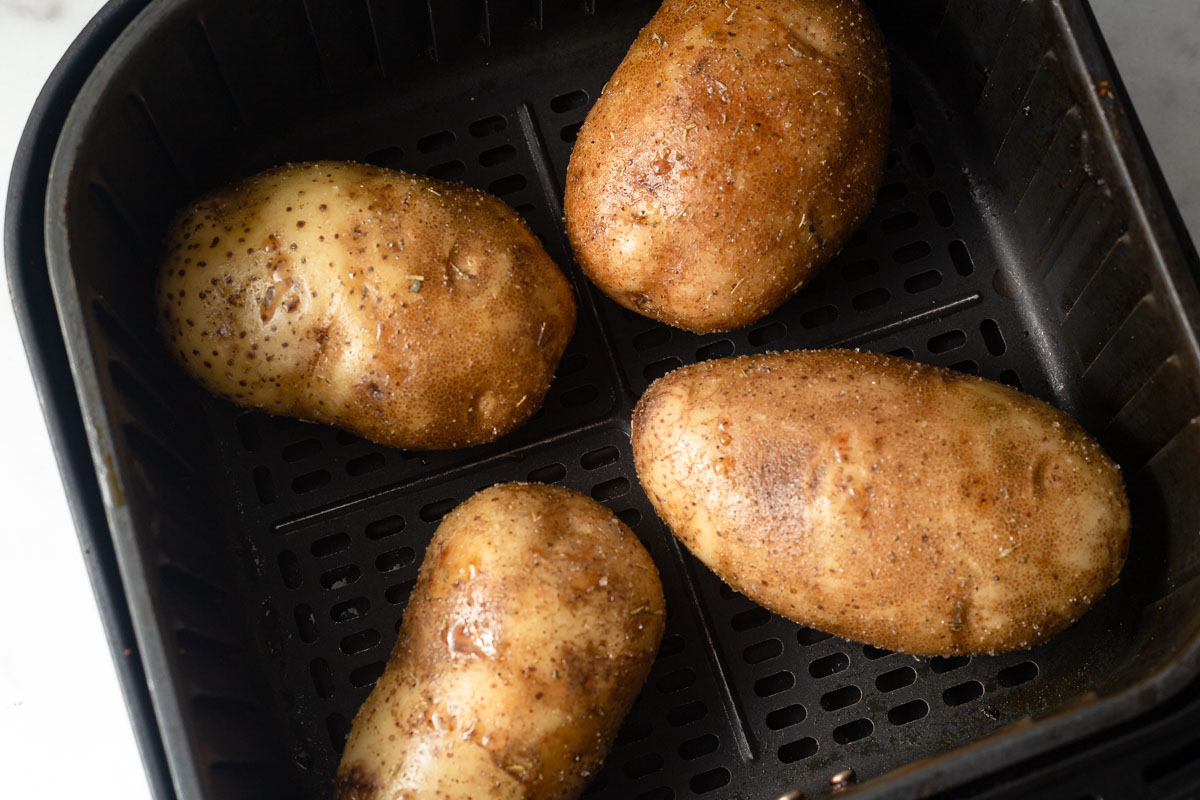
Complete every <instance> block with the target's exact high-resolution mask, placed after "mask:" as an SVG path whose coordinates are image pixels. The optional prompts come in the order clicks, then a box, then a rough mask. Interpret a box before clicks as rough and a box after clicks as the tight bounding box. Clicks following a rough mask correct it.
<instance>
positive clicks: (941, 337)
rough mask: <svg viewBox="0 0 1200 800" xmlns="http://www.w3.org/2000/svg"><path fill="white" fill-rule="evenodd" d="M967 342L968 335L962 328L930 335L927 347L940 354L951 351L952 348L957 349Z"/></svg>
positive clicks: (935, 353)
mask: <svg viewBox="0 0 1200 800" xmlns="http://www.w3.org/2000/svg"><path fill="white" fill-rule="evenodd" d="M966 343H967V335H966V334H965V333H963V332H962V331H960V330H953V331H946V332H945V333H939V334H938V335H937V336H933V337H930V339H929V341H928V342H926V344H925V347H926V348H928V349H929V352H931V353H933V354H934V355H940V354H941V353H949V352H950V351H951V350H957V349H958V348H960V347H962V346H963V345H965V344H966Z"/></svg>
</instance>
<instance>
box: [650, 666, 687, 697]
mask: <svg viewBox="0 0 1200 800" xmlns="http://www.w3.org/2000/svg"><path fill="white" fill-rule="evenodd" d="M695 682H696V673H695V671H694V670H692V669H689V668H688V667H683V668H682V669H677V670H675V671H674V672H668V673H667V674H666V675H663V676H662V677H661V678H659V679H658V680H657V681H655V682H654V686H655V688H657V689H658V690H659V691H660V692H662V693H663V694H672V693H674V692H678V691H682V690H683V689H686V688H688V687H689V686H691V685H692V684H694V683H695Z"/></svg>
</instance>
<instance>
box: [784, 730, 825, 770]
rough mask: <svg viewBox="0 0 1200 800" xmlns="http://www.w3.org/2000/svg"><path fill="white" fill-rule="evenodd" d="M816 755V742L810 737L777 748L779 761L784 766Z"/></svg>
mask: <svg viewBox="0 0 1200 800" xmlns="http://www.w3.org/2000/svg"><path fill="white" fill-rule="evenodd" d="M816 754H817V740H816V739H814V738H812V737H811V736H805V737H804V738H803V739H797V740H796V741H794V742H788V743H787V744H785V745H784V746H783V747H780V748H779V760H780V761H782V762H783V763H784V764H791V763H794V762H796V761H801V760H803V759H805V758H808V757H809V756H815V755H816Z"/></svg>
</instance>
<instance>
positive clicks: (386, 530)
mask: <svg viewBox="0 0 1200 800" xmlns="http://www.w3.org/2000/svg"><path fill="white" fill-rule="evenodd" d="M402 530H404V517H401V516H400V515H399V514H392V515H391V516H387V517H383V518H382V519H377V520H375V521H373V522H369V523H367V527H366V531H365V532H366V534H367V538H368V539H370V540H371V541H376V540H378V539H385V538H387V537H388V536H395V535H396V534H397V533H400V531H402Z"/></svg>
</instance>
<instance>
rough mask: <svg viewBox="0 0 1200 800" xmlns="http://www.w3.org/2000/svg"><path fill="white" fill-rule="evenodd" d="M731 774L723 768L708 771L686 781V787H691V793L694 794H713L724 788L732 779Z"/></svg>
mask: <svg viewBox="0 0 1200 800" xmlns="http://www.w3.org/2000/svg"><path fill="white" fill-rule="evenodd" d="M732 777H733V776H732V774H731V773H730V772H729V770H727V769H725V768H724V767H717V768H716V769H710V770H708V771H707V772H701V773H700V774H699V775H696V776H695V777H693V778H692V779H691V780H690V781H688V786H690V787H692V791H693V792H695V793H696V794H707V793H708V792H715V791H716V790H717V789H720V788H721V787H722V786H725V785H726V784H728V783H729V781H730V780H731V779H732Z"/></svg>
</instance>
